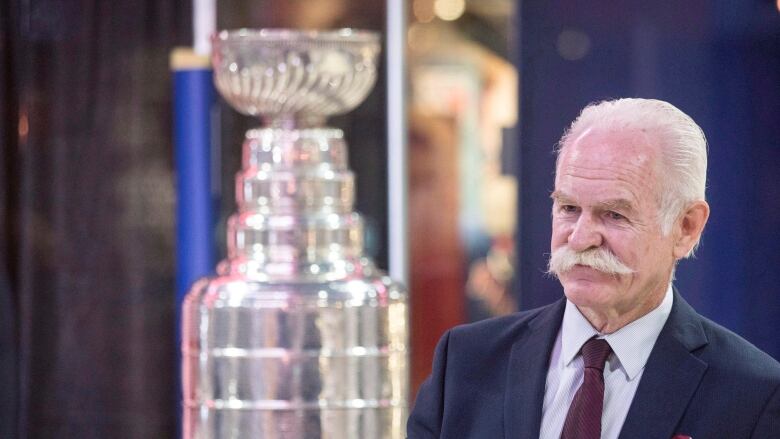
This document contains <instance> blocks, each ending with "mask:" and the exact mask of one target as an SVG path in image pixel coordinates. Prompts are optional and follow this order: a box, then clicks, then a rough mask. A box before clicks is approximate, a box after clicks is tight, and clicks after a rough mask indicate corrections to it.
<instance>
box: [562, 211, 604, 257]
mask: <svg viewBox="0 0 780 439" xmlns="http://www.w3.org/2000/svg"><path fill="white" fill-rule="evenodd" d="M601 232H602V231H601V226H600V225H599V224H598V223H597V221H596V220H595V219H594V218H593V217H592V216H591V215H589V214H585V213H583V214H581V215H580V216H579V218H577V222H576V223H574V228H573V229H572V231H571V234H570V235H569V248H571V249H572V250H574V251H577V252H581V251H585V250H588V249H590V248H596V247H600V246H601V244H602V242H603V238H604V237H603V236H602V234H601Z"/></svg>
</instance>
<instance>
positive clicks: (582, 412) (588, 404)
mask: <svg viewBox="0 0 780 439" xmlns="http://www.w3.org/2000/svg"><path fill="white" fill-rule="evenodd" d="M610 352H612V348H610V347H609V343H607V341H606V340H600V339H596V338H591V339H590V340H588V341H586V342H585V344H584V345H582V360H583V362H584V363H585V377H584V379H583V380H582V385H581V386H580V388H579V390H577V393H576V394H575V395H574V400H573V401H572V402H571V405H570V406H569V413H568V414H567V415H566V422H564V424H563V432H562V433H561V439H599V438H600V437H601V412H602V411H603V409H604V363H606V361H607V357H609V354H610Z"/></svg>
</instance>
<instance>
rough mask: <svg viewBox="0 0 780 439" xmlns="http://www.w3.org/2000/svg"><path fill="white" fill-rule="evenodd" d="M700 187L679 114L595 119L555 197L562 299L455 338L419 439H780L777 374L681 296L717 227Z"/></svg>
mask: <svg viewBox="0 0 780 439" xmlns="http://www.w3.org/2000/svg"><path fill="white" fill-rule="evenodd" d="M706 171H707V147H706V141H705V139H704V135H703V133H702V131H701V129H700V128H699V127H698V125H696V123H695V122H694V121H693V120H692V119H691V118H690V117H688V116H687V115H685V114H684V113H683V112H681V111H680V110H679V109H677V108H675V107H674V106H672V105H671V104H669V103H666V102H662V101H657V100H645V99H619V100H615V101H608V102H601V103H598V104H594V105H590V106H588V107H586V108H585V109H584V110H583V111H582V113H581V114H580V116H579V117H578V118H577V119H576V120H575V121H574V122H573V123H572V125H571V127H570V128H569V129H568V130H567V132H566V133H565V134H564V136H563V138H562V139H561V141H560V148H559V150H558V163H557V166H556V175H555V190H554V192H553V193H552V204H553V208H552V239H551V243H550V247H551V257H550V262H549V272H550V273H551V274H552V275H554V276H556V277H557V278H558V280H559V281H560V283H561V285H562V286H563V291H564V294H565V296H566V297H565V299H561V300H560V301H558V302H557V303H554V304H552V305H549V306H547V307H544V308H539V309H535V310H531V311H525V312H521V313H517V314H515V315H511V316H507V317H501V318H497V319H491V320H486V321H483V322H479V323H474V324H470V325H464V326H460V327H457V328H454V329H452V330H450V331H449V332H447V333H446V334H445V335H444V336H443V337H442V339H441V341H440V342H439V344H438V346H437V348H436V356H435V359H434V364H433V373H432V374H431V376H430V377H429V378H428V380H427V381H425V383H424V384H423V385H422V387H421V388H420V391H419V393H418V395H417V401H416V402H415V405H414V409H413V411H412V413H411V416H410V418H409V422H408V436H409V438H412V439H417V438H485V439H493V438H506V439H531V438H544V439H558V438H562V439H571V438H581V439H585V438H588V439H596V438H610V439H613V438H622V439H641V438H648V439H661V438H686V437H692V438H695V439H711V438H724V439H726V438H727V439H738V438H780V364H778V362H777V361H775V360H774V359H772V358H771V357H769V356H768V355H766V354H764V353H763V352H761V351H759V350H758V349H757V348H755V347H754V346H752V345H751V344H750V343H748V342H746V341H745V340H743V339H742V338H740V337H739V336H737V335H735V334H733V333H731V332H729V331H728V330H726V329H724V328H722V327H720V326H718V325H717V324H715V323H713V322H711V321H709V320H707V319H705V318H704V317H702V316H700V315H698V314H697V313H696V312H695V311H694V310H693V309H692V308H691V307H690V306H689V305H688V304H687V303H686V302H685V300H683V298H682V297H681V296H680V295H679V294H678V293H677V292H676V291H675V290H674V288H673V287H672V280H673V274H674V269H675V265H676V263H677V261H679V260H680V259H683V258H686V257H688V256H690V255H691V254H692V253H693V251H694V250H695V248H696V246H697V245H698V242H699V239H700V237H701V234H702V230H703V229H704V225H705V224H706V222H707V217H708V216H709V206H708V205H707V202H706V201H705V198H704V188H705V180H706ZM717 293H718V294H728V292H717Z"/></svg>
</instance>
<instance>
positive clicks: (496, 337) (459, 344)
mask: <svg viewBox="0 0 780 439" xmlns="http://www.w3.org/2000/svg"><path fill="white" fill-rule="evenodd" d="M560 308H561V306H560V303H559V302H556V303H552V304H550V305H546V306H543V307H540V308H535V309H531V310H527V311H520V312H516V313H513V314H509V315H506V316H501V317H493V318H489V319H485V320H481V321H478V322H474V323H466V324H463V325H458V326H456V327H454V328H452V329H451V330H450V331H449V345H450V349H451V350H453V349H454V350H456V351H457V352H458V353H460V354H463V353H468V354H475V355H476V354H480V353H482V354H484V355H493V354H494V353H495V351H497V350H498V351H504V350H507V349H508V348H509V347H510V346H511V345H512V343H514V342H515V341H516V340H517V338H518V336H519V335H521V333H522V332H523V331H524V330H526V329H527V327H528V326H529V325H532V324H533V322H534V321H535V320H536V319H538V318H540V317H543V316H546V315H550V314H555V313H556V310H558V309H560ZM464 351H465V352H464Z"/></svg>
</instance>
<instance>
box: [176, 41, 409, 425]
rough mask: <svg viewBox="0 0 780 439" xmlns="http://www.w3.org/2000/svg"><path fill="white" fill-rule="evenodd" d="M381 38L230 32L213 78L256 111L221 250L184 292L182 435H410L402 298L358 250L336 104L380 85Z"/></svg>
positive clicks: (354, 100) (216, 47) (346, 105)
mask: <svg viewBox="0 0 780 439" xmlns="http://www.w3.org/2000/svg"><path fill="white" fill-rule="evenodd" d="M379 48H380V46H379V37H378V35H377V34H375V33H371V32H364V31H354V30H340V31H333V32H299V31H292V30H238V31H223V32H221V33H219V34H217V35H215V36H214V38H213V55H212V61H213V66H214V76H215V79H214V80H215V84H216V87H217V89H218V90H219V92H220V93H221V94H222V96H223V97H224V98H225V100H226V101H227V102H228V103H230V105H232V106H233V107H234V108H235V109H237V110H238V111H240V112H241V113H244V114H247V115H253V116H258V117H260V119H261V121H262V127H261V128H257V129H252V130H249V131H248V132H247V133H246V138H245V140H244V145H243V166H242V169H241V171H240V172H239V173H238V174H237V176H236V200H237V204H238V211H237V212H236V213H235V214H234V215H233V216H232V217H231V218H230V220H229V221H228V231H227V234H228V239H227V246H228V248H227V258H226V259H225V260H224V261H222V262H220V264H219V265H218V266H217V275H216V276H214V277H210V278H205V279H201V280H200V281H198V282H196V283H195V284H194V285H193V287H192V289H191V290H190V292H189V294H188V295H187V297H186V299H185V302H184V309H183V317H182V319H183V320H182V331H183V334H182V358H183V360H182V362H183V364H182V375H183V392H184V395H183V397H184V413H183V418H184V426H183V431H184V437H185V438H187V439H190V438H202V439H205V438H221V439H227V438H252V439H260V438H268V439H277V438H291V439H299V438H338V439H342V438H360V439H363V438H402V437H404V434H405V432H404V428H405V423H406V416H407V411H408V410H407V396H408V382H407V381H408V378H407V368H408V329H407V313H408V310H407V294H406V291H405V290H404V288H403V287H402V286H400V285H399V284H397V283H395V282H393V281H392V280H390V279H389V278H388V277H387V276H386V275H384V274H383V273H382V272H380V271H379V270H377V269H376V268H375V267H374V265H373V264H372V262H371V261H370V260H368V259H367V258H366V257H364V255H363V222H362V220H361V217H360V215H358V214H356V213H355V212H354V211H353V204H354V195H355V192H354V175H353V173H352V172H351V171H350V170H349V168H348V164H347V144H346V142H345V141H344V136H343V133H342V131H341V130H338V129H335V128H327V127H325V126H324V124H325V120H326V118H327V117H328V116H330V115H335V114H340V113H345V112H347V111H350V110H352V109H354V108H355V107H356V106H357V105H358V104H360V103H361V102H362V101H363V100H364V99H365V97H366V95H367V94H368V93H369V91H370V90H371V88H372V87H373V86H374V83H375V81H376V59H377V55H378V53H379Z"/></svg>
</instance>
